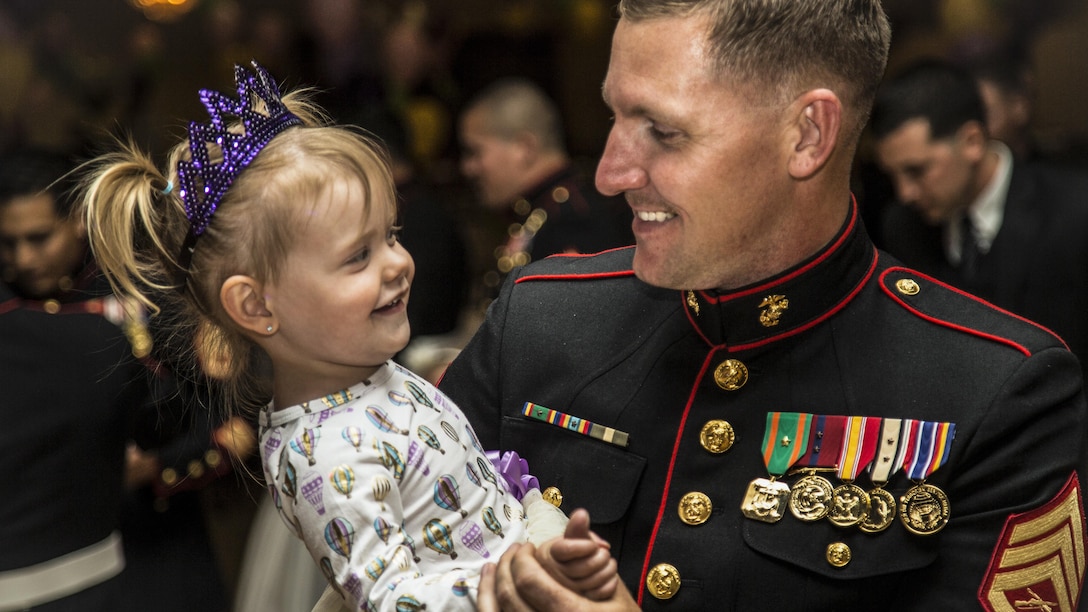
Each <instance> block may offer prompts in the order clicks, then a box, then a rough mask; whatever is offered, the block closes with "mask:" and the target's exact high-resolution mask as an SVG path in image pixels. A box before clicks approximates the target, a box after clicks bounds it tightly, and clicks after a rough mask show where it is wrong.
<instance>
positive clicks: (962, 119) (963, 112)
mask: <svg viewBox="0 0 1088 612" xmlns="http://www.w3.org/2000/svg"><path fill="white" fill-rule="evenodd" d="M912 119H924V120H926V121H928V122H929V130H930V137H931V138H933V139H940V138H947V137H949V136H952V135H953V134H955V133H956V131H957V130H959V129H960V128H961V127H962V126H963V125H964V124H966V123H968V122H971V121H977V122H978V123H979V124H980V125H982V126H983V128H984V129H985V125H986V107H985V106H984V105H983V103H982V97H981V96H980V95H979V91H978V84H977V83H976V81H975V79H974V78H973V77H972V76H971V75H970V74H969V73H967V72H966V71H964V70H961V69H959V68H957V67H955V66H953V65H952V64H949V63H947V62H943V61H940V60H922V61H920V62H917V63H915V64H912V65H911V66H909V67H908V68H907V69H906V70H904V71H903V72H902V73H900V74H899V75H898V76H896V77H895V78H893V79H891V80H890V81H888V82H887V83H886V84H885V85H884V86H883V87H881V89H880V91H879V92H878V93H877V97H876V102H875V103H874V105H873V115H872V120H871V122H870V128H871V130H872V133H873V137H874V138H877V139H880V138H884V137H885V136H887V135H888V134H891V133H892V132H894V131H896V130H897V129H899V128H900V127H902V125H903V124H904V123H906V122H908V121H911V120H912Z"/></svg>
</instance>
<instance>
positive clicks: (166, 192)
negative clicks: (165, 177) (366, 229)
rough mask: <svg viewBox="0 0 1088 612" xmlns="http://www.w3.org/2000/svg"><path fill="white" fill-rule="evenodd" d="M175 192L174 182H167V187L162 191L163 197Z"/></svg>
mask: <svg viewBox="0 0 1088 612" xmlns="http://www.w3.org/2000/svg"><path fill="white" fill-rule="evenodd" d="M173 190H174V181H166V187H165V188H164V189H163V190H162V194H163V195H170V192H171V191H173Z"/></svg>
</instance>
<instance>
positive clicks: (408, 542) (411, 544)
mask: <svg viewBox="0 0 1088 612" xmlns="http://www.w3.org/2000/svg"><path fill="white" fill-rule="evenodd" d="M400 535H401V537H402V538H404V545H405V546H407V547H408V550H410V551H412V560H413V561H415V562H416V563H419V555H417V554H416V541H415V540H413V539H412V536H410V535H408V530H407V529H405V528H404V523H401V524H400Z"/></svg>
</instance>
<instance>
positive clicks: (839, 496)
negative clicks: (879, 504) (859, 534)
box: [827, 482, 871, 527]
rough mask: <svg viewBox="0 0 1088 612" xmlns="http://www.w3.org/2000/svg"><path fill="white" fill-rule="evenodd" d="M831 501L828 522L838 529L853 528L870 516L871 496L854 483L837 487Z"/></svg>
mask: <svg viewBox="0 0 1088 612" xmlns="http://www.w3.org/2000/svg"><path fill="white" fill-rule="evenodd" d="M831 500H832V501H831V510H830V511H829V512H828V513H827V520H829V521H831V522H832V523H833V524H834V525H836V526H838V527H853V526H854V525H857V524H858V523H860V522H862V521H864V520H865V517H867V516H869V506H870V504H871V502H870V501H869V494H868V493H866V492H865V489H862V488H861V487H859V486H857V485H856V484H854V483H851V482H847V483H843V484H841V485H839V486H837V487H835V490H834V492H833V495H832V498H831Z"/></svg>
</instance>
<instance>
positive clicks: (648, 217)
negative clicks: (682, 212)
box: [637, 210, 676, 223]
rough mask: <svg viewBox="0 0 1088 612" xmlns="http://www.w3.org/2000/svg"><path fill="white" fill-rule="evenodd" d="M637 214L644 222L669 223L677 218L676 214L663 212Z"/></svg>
mask: <svg viewBox="0 0 1088 612" xmlns="http://www.w3.org/2000/svg"><path fill="white" fill-rule="evenodd" d="M637 214H638V218H639V219H642V220H643V221H657V222H659V223H660V222H662V221H668V220H669V219H672V218H673V217H675V216H676V213H667V212H662V211H657V212H652V211H645V210H640V211H638V213H637Z"/></svg>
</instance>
